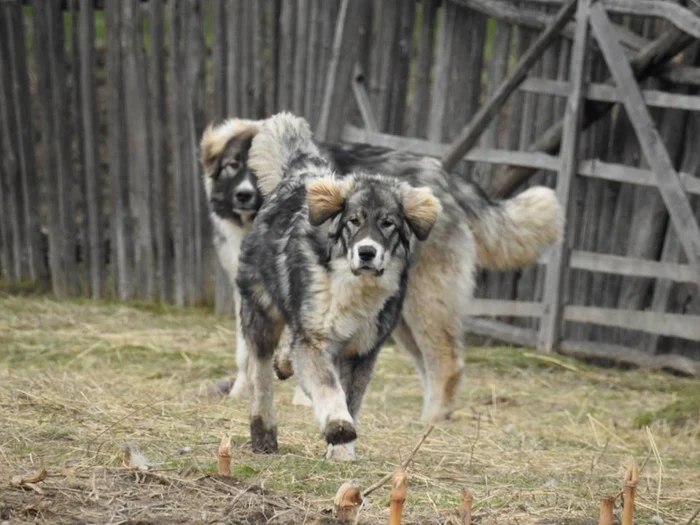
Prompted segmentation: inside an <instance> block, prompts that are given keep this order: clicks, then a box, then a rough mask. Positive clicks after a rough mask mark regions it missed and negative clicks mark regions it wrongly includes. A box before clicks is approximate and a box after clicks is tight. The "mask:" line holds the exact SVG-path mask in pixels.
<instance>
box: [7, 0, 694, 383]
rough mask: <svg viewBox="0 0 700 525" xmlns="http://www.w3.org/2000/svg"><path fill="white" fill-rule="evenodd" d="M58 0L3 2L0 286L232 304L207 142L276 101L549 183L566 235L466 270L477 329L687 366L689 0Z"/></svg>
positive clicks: (474, 167) (360, 136) (331, 126)
mask: <svg viewBox="0 0 700 525" xmlns="http://www.w3.org/2000/svg"><path fill="white" fill-rule="evenodd" d="M65 4H66V6H68V8H69V9H70V11H69V12H62V11H61V4H60V3H54V2H43V1H37V0H33V1H31V2H22V1H20V0H2V1H1V2H0V29H1V30H0V58H1V59H2V64H3V67H2V68H0V130H1V132H2V133H1V137H0V153H1V154H2V162H0V191H1V192H2V195H0V216H1V219H2V220H0V275H1V276H2V279H3V280H4V281H8V282H20V281H25V280H32V281H41V282H45V283H50V285H51V287H52V289H53V292H54V293H55V294H56V296H58V297H67V296H76V295H88V296H91V297H95V298H99V297H117V298H120V299H130V298H143V299H148V300H160V301H172V302H174V303H175V304H178V305H191V304H215V305H216V307H217V309H218V310H219V311H222V312H230V311H231V310H232V297H231V292H230V288H229V285H228V279H227V277H226V276H225V274H224V273H223V271H222V269H221V268H219V267H218V266H217V263H216V258H215V257H214V255H213V252H212V249H211V239H210V237H211V232H210V229H209V223H208V219H207V211H206V203H205V200H204V196H203V189H202V186H201V181H200V176H199V170H198V166H197V145H198V139H199V137H200V135H201V132H202V130H203V128H204V126H205V125H206V124H207V123H209V122H210V121H212V120H217V119H223V118H226V117H228V116H241V117H246V118H263V117H265V116H267V115H270V114H272V113H274V112H276V111H279V110H281V109H288V110H293V111H295V112H297V113H299V114H302V115H304V116H305V117H306V118H307V119H309V120H310V122H311V123H312V125H313V126H314V128H315V129H316V132H317V135H318V137H319V138H321V139H325V140H347V141H354V142H366V143H371V144H376V145H382V146H388V147H392V148H398V149H406V150H408V151H412V152H414V153H419V154H424V155H430V156H434V157H437V158H441V159H442V160H443V162H444V163H445V165H446V166H447V167H448V168H450V169H454V170H456V171H459V172H465V171H467V170H469V171H471V172H472V173H473V176H474V178H475V179H476V180H478V182H479V183H480V184H481V185H482V186H484V188H485V189H486V190H487V191H488V192H489V193H491V194H492V195H494V196H496V197H499V196H500V197H504V196H508V195H511V194H512V193H513V192H514V191H516V190H517V189H518V188H520V187H522V186H524V185H527V184H530V183H532V182H533V181H536V182H538V183H547V184H555V183H556V184H557V188H558V191H559V195H560V198H561V199H562V202H564V203H566V204H567V213H568V216H569V225H568V229H567V239H566V243H565V244H563V245H562V246H560V247H555V248H554V249H553V250H552V251H551V252H550V253H549V255H548V256H547V257H543V258H542V260H541V261H540V263H539V265H537V266H535V267H533V268H528V269H523V270H521V271H518V272H510V273H503V274H484V275H482V276H480V287H479V291H478V297H477V298H476V299H475V300H474V301H473V303H472V305H471V307H470V309H469V311H468V312H465V315H467V316H469V318H468V324H469V328H470V329H471V330H472V331H475V332H477V333H480V334H490V336H491V337H497V338H500V339H504V340H506V341H509V342H511V343H521V344H528V345H538V346H540V347H541V348H543V349H547V350H549V349H556V350H557V351H561V352H565V353H566V352H569V353H576V354H577V355H581V354H585V353H587V354H588V355H592V356H594V357H596V358H600V357H603V356H604V355H606V354H605V351H609V354H610V355H611V356H612V358H613V359H617V360H623V361H625V362H635V360H636V362H638V363H643V364H645V366H657V367H670V368H674V369H676V370H681V371H683V372H688V371H689V370H694V371H696V372H697V364H695V363H692V361H689V360H688V359H687V358H692V359H696V360H698V359H700V345H698V342H700V334H699V333H698V332H697V329H696V328H695V327H696V326H700V325H699V324H698V321H699V320H700V291H699V290H698V286H697V285H698V282H699V279H700V278H699V275H698V265H699V264H700V228H699V227H698V224H697V218H698V215H699V211H700V210H699V208H698V206H699V204H698V199H697V197H695V196H697V195H700V178H698V177H697V176H696V175H697V173H698V166H700V154H698V153H697V148H696V147H695V146H694V145H695V144H697V141H698V139H700V114H698V112H700V97H698V96H696V91H695V90H696V88H697V87H698V86H700V73H699V72H700V67H699V66H700V62H699V61H698V53H697V52H696V51H695V48H696V47H697V46H692V45H691V44H693V43H694V42H696V40H697V39H698V37H700V18H699V17H698V16H697V15H698V13H700V8H698V7H695V6H694V5H692V4H689V5H688V6H684V5H682V4H681V3H680V2H671V1H669V2H653V1H649V0H634V1H631V0H518V1H515V0H488V1H486V0H443V1H442V2H438V1H436V0H419V1H417V2H408V3H405V2H401V1H397V0H392V1H383V2H382V1H378V0H359V1H357V0H356V1H350V0H323V1H321V0H284V1H282V0H266V1H264V2H245V1H243V0H186V1H184V2H165V1H164V0H149V1H147V2H142V1H139V0H128V1H125V2H105V3H104V6H103V5H102V4H100V3H99V2H97V3H95V2H93V1H91V0H74V1H72V2H67V3H65ZM588 5H590V13H591V15H590V17H589V16H587V15H586V16H584V14H585V13H586V10H587V8H586V6H588ZM630 15H634V16H632V17H630ZM465 27H469V31H465ZM591 35H592V36H591ZM586 55H588V57H587V58H586ZM676 57H680V59H676ZM586 62H588V63H589V65H588V66H586V67H584V64H585V63H586ZM466 65H468V67H467V66H466ZM613 108H618V109H615V110H614V111H612V109H613ZM647 108H649V109H647ZM657 130H658V131H657ZM555 175H556V178H555ZM533 176H534V177H536V178H534V179H533V178H532V177H533ZM488 318H491V319H488ZM596 345H597V346H596ZM601 349H605V351H604V350H601ZM669 352H676V353H678V354H679V355H677V356H672V358H671V357H669V356H666V355H665V354H667V353H669ZM601 354H602V355H601ZM683 356H685V357H683ZM669 363H670V364H669Z"/></svg>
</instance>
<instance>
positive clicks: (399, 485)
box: [389, 467, 406, 525]
mask: <svg viewBox="0 0 700 525" xmlns="http://www.w3.org/2000/svg"><path fill="white" fill-rule="evenodd" d="M405 501H406V472H404V470H403V468H401V467H399V468H397V469H396V471H395V472H394V477H393V478H392V480H391V506H390V507H389V525H401V515H402V514H403V504H404V502H405Z"/></svg>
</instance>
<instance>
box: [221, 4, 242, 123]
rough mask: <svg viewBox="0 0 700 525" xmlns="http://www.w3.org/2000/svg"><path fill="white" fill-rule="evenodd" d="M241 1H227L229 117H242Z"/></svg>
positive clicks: (227, 112) (227, 93) (227, 105)
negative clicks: (240, 82)
mask: <svg viewBox="0 0 700 525" xmlns="http://www.w3.org/2000/svg"><path fill="white" fill-rule="evenodd" d="M241 2H243V0H233V1H228V2H226V27H225V32H226V48H225V49H226V96H227V102H226V114H227V116H229V117H242V116H243V115H242V113H241V93H240V89H241V88H240V85H239V80H240V78H239V75H240V69H241V64H240V61H239V49H238V45H239V30H238V20H239V18H240V16H241Z"/></svg>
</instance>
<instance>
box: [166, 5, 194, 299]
mask: <svg viewBox="0 0 700 525" xmlns="http://www.w3.org/2000/svg"><path fill="white" fill-rule="evenodd" d="M185 8H186V6H185V4H184V2H171V3H170V6H169V13H170V78H171V79H173V80H172V81H171V84H170V85H171V93H172V102H171V106H170V107H171V109H170V115H171V120H170V130H171V134H172V138H171V148H172V151H173V173H174V177H173V184H174V191H173V203H174V207H173V209H174V210H177V213H175V214H174V215H173V217H172V226H173V245H174V248H175V272H174V279H175V283H174V284H175V286H174V299H175V304H176V305H178V306H184V305H185V304H186V301H187V300H188V297H187V292H186V282H185V281H186V279H187V278H189V277H190V276H191V275H190V272H189V266H188V265H187V255H186V253H185V252H186V249H187V244H186V243H187V240H188V239H187V225H188V224H191V222H190V219H191V217H190V216H189V214H188V213H187V212H188V195H187V189H186V188H187V178H186V170H187V164H186V162H185V160H184V157H183V151H184V150H185V148H186V147H187V144H188V139H189V132H188V128H187V126H186V122H187V104H188V97H187V88H186V83H185V82H182V81H179V82H178V80H177V79H182V78H184V75H186V69H185V64H184V63H183V58H184V53H183V47H185V46H184V44H183V42H182V39H183V38H184V37H185V35H186V33H187V31H186V30H185V29H186V28H185V27H184V26H185V24H184V23H183V21H184V19H185V13H184V11H185Z"/></svg>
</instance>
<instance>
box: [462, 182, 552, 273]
mask: <svg viewBox="0 0 700 525" xmlns="http://www.w3.org/2000/svg"><path fill="white" fill-rule="evenodd" d="M471 222H472V224H471V225H472V230H473V232H474V237H475V239H476V259H477V264H478V265H479V266H481V267H482V268H487V269H489V270H509V269H513V268H517V267H520V266H524V265H526V264H530V263H533V262H535V261H536V260H537V257H538V256H539V255H540V253H541V252H542V250H543V249H544V248H545V247H546V246H548V245H550V244H553V243H555V242H558V241H560V240H561V238H562V234H563V231H564V211H563V208H562V206H561V204H559V201H558V200H557V197H556V194H555V193H554V191H552V190H551V189H549V188H545V187H543V186H535V187H533V188H530V189H528V190H526V191H524V192H523V193H521V194H520V195H518V196H516V197H514V198H512V199H508V200H504V201H497V202H493V203H490V204H489V205H486V206H483V207H481V208H480V209H479V211H478V213H477V214H476V217H475V219H473V220H472V221H471Z"/></svg>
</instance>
